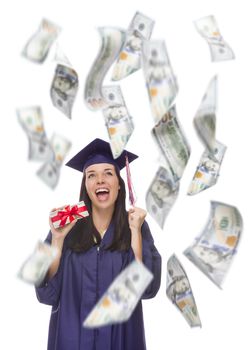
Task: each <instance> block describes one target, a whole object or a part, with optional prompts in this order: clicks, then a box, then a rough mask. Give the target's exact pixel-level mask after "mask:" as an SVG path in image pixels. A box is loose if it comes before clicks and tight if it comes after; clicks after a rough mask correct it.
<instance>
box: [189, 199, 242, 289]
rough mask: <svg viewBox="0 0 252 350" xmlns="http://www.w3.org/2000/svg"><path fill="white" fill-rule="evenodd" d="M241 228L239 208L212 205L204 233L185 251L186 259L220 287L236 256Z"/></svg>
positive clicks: (218, 203)
mask: <svg viewBox="0 0 252 350" xmlns="http://www.w3.org/2000/svg"><path fill="white" fill-rule="evenodd" d="M242 228H243V222H242V217H241V214H240V213H239V211H238V209H237V208H236V207H234V206H232V205H229V204H224V203H220V202H213V201H212V202H211V212H210V216H209V219H208V222H207V224H206V226H205V228H204V230H203V232H202V233H201V235H200V236H199V237H198V238H196V239H195V242H194V243H193V244H192V245H191V246H190V247H189V248H187V249H186V250H185V251H184V254H185V255H186V256H187V258H188V259H189V260H191V261H192V262H193V263H194V264H195V265H196V266H197V267H198V268H199V269H200V270H201V271H202V272H203V273H204V274H205V275H206V276H207V277H208V278H210V279H211V281H212V282H214V283H215V284H216V285H217V286H218V287H221V285H222V282H223V280H224V277H225V276H226V273H227V271H228V270H229V268H230V265H231V262H232V259H233V256H234V254H235V253H236V252H237V247H238V243H239V241H240V237H241V233H242Z"/></svg>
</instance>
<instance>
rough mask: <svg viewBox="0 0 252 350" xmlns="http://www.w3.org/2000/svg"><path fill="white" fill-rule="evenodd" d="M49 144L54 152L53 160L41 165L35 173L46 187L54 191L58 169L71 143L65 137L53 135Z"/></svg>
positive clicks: (57, 178) (58, 174) (57, 179)
mask: <svg viewBox="0 0 252 350" xmlns="http://www.w3.org/2000/svg"><path fill="white" fill-rule="evenodd" d="M50 143H51V146H52V149H53V151H54V160H53V161H51V162H46V163H45V164H43V165H42V167H41V168H40V169H39V170H38V171H37V175H38V177H39V178H40V179H41V180H42V181H43V182H44V183H45V184H46V185H48V186H49V187H50V188H52V189H54V188H55V187H56V186H57V184H58V181H59V176H60V168H61V165H62V162H63V160H64V158H65V156H66V154H67V152H68V151H69V149H70V147H71V142H70V141H69V140H67V139H66V138H65V137H62V136H60V135H58V134H54V135H53V136H52V139H51V141H50Z"/></svg>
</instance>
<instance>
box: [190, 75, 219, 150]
mask: <svg viewBox="0 0 252 350" xmlns="http://www.w3.org/2000/svg"><path fill="white" fill-rule="evenodd" d="M216 105H217V76H214V77H213V79H212V80H211V81H210V83H209V85H208V88H207V90H206V93H205V95H204V96H203V99H202V101H201V104H200V107H199V109H198V110H197V113H196V116H195V117H194V120H193V122H194V126H195V129H196V131H197V133H198V136H199V138H200V139H201V141H202V142H203V144H204V145H205V146H206V147H207V149H208V150H209V151H210V152H212V151H213V150H214V147H215V129H216V107H217V106H216Z"/></svg>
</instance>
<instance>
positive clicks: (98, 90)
mask: <svg viewBox="0 0 252 350" xmlns="http://www.w3.org/2000/svg"><path fill="white" fill-rule="evenodd" d="M98 31H99V35H100V37H101V47H100V51H99V53H98V56H97V57H96V59H95V61H94V63H93V66H92V68H91V70H90V72H89V74H88V76H87V79H86V84H85V91H84V99H85V102H86V104H87V106H88V107H89V108H90V109H92V110H98V109H101V108H104V107H106V101H105V99H104V97H103V95H102V83H103V80H104V78H105V75H106V73H107V72H108V70H109V68H110V67H111V65H112V64H113V62H114V61H115V59H116V58H117V56H118V55H119V52H120V50H121V48H122V45H123V43H124V40H125V32H124V31H123V30H120V29H117V28H111V27H102V28H98Z"/></svg>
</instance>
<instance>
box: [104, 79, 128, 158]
mask: <svg viewBox="0 0 252 350" xmlns="http://www.w3.org/2000/svg"><path fill="white" fill-rule="evenodd" d="M102 94H103V96H104V98H105V100H106V101H107V103H108V107H107V108H105V109H103V115H104V118H105V124H106V127H107V130H108V134H109V138H110V147H111V151H112V154H113V157H114V158H118V157H119V156H120V155H121V153H122V152H123V150H124V148H125V146H126V144H127V142H128V140H129V138H130V136H131V134H132V132H133V130H134V124H133V120H132V117H131V116H130V115H129V112H128V110H127V107H126V105H125V102H124V99H123V95H122V91H121V88H120V86H119V85H113V86H104V87H103V88H102Z"/></svg>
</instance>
